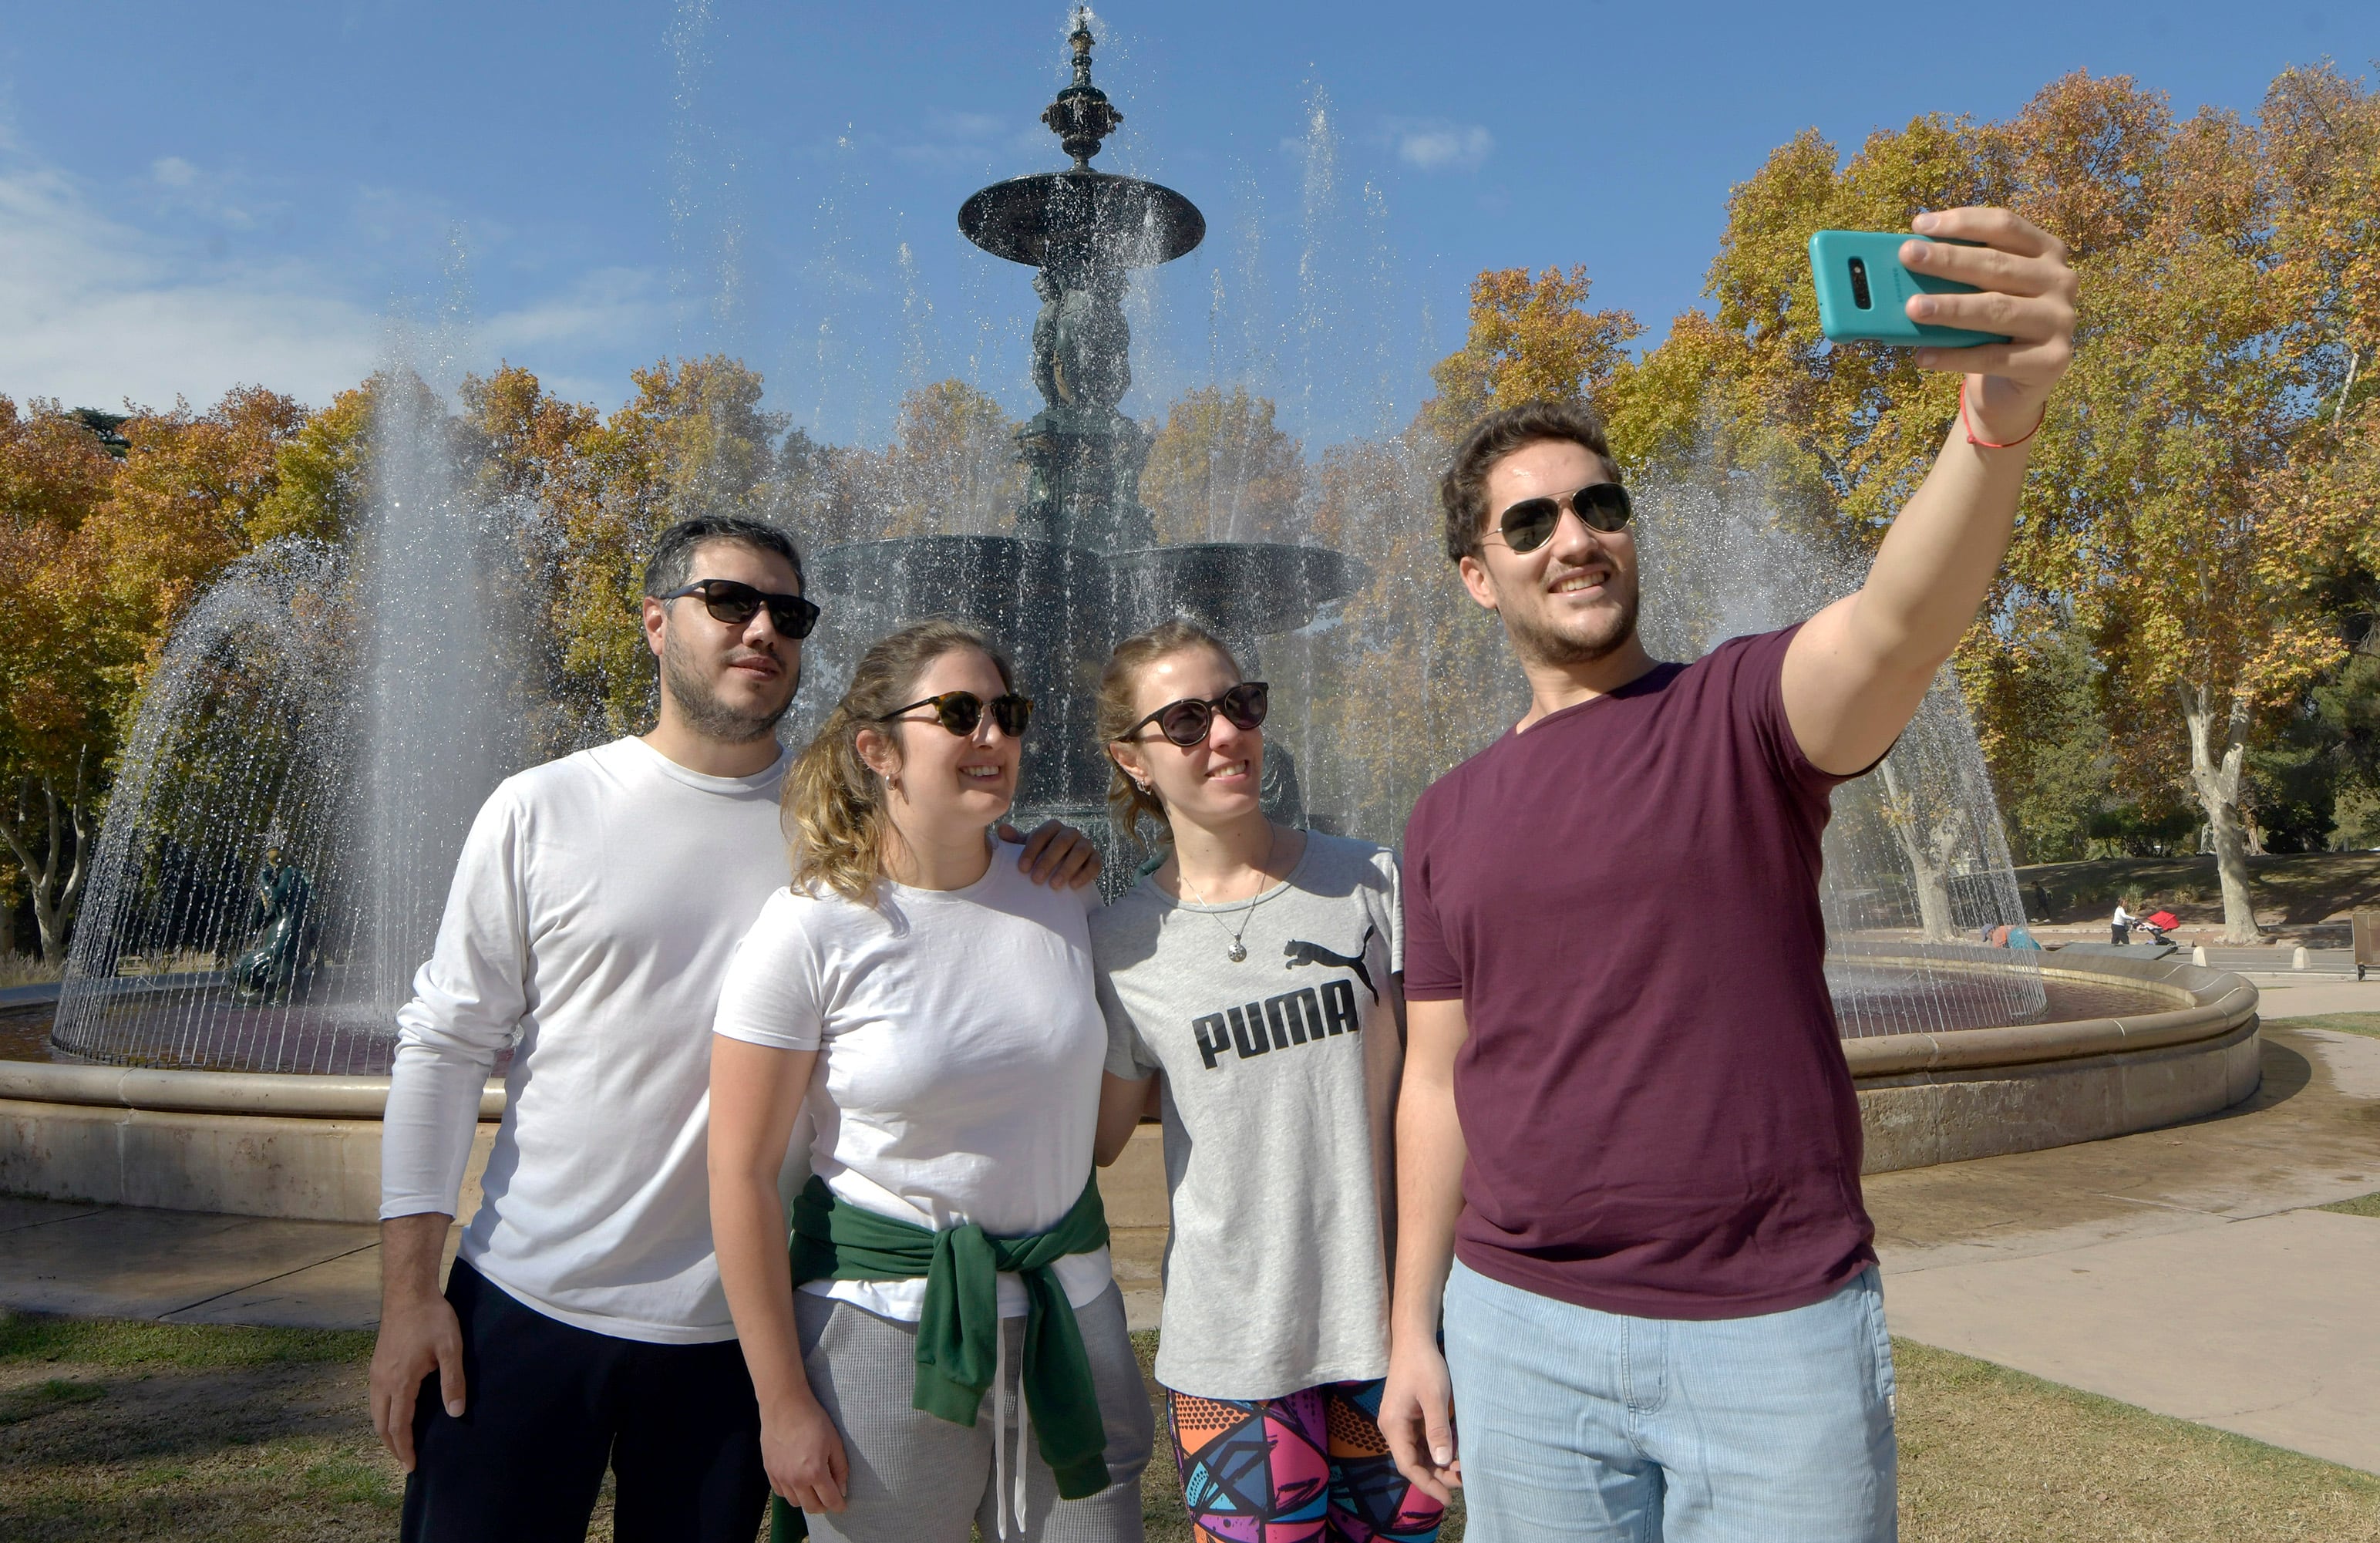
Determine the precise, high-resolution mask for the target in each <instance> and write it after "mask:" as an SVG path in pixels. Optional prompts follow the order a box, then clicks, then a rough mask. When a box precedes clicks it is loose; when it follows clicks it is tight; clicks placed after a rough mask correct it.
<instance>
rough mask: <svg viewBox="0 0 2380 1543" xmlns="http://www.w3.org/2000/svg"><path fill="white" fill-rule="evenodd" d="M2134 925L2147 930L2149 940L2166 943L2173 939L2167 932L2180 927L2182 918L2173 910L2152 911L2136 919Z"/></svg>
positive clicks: (2144, 930)
mask: <svg viewBox="0 0 2380 1543" xmlns="http://www.w3.org/2000/svg"><path fill="white" fill-rule="evenodd" d="M2132 925H2133V926H2134V927H2137V928H2139V929H2141V930H2142V931H2143V932H2146V933H2147V934H2148V935H2149V942H2153V943H2166V942H2172V941H2173V940H2172V939H2171V938H2168V937H2167V936H2166V934H2167V933H2168V932H2170V931H2172V930H2173V929H2175V928H2177V927H2180V925H2181V918H2180V917H2178V916H2175V915H2174V914H2173V913H2172V912H2171V911H2151V912H2150V913H2149V914H2148V915H2147V916H2144V917H2141V918H2140V919H2138V920H2137V921H2134V922H2133V923H2132Z"/></svg>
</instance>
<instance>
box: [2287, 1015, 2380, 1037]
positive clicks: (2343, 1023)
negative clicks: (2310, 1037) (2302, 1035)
mask: <svg viewBox="0 0 2380 1543" xmlns="http://www.w3.org/2000/svg"><path fill="white" fill-rule="evenodd" d="M2265 1025H2266V1027H2272V1028H2326V1029H2328V1030H2330V1031H2331V1032H2332V1033H2334V1034H2369V1035H2371V1036H2372V1037H2373V1038H2374V1039H2380V1013H2315V1014H2311V1015H2309V1016H2307V1017H2302V1018H2267V1019H2265Z"/></svg>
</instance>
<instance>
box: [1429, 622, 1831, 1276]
mask: <svg viewBox="0 0 2380 1543" xmlns="http://www.w3.org/2000/svg"><path fill="white" fill-rule="evenodd" d="M1793 630H1794V629H1791V628H1789V629H1787V630H1786V631H1783V632H1772V633H1767V634H1764V635H1762V636H1759V637H1755V638H1734V639H1731V640H1730V641H1728V642H1726V643H1722V644H1720V645H1719V647H1718V649H1716V650H1713V651H1712V652H1711V653H1710V654H1709V655H1707V656H1706V657H1705V658H1703V659H1701V660H1698V661H1697V662H1694V663H1692V664H1663V665H1659V666H1658V667H1657V668H1655V669H1654V670H1652V671H1651V672H1650V673H1648V674H1645V676H1643V677H1642V678H1641V679H1639V680H1636V681H1634V682H1633V683H1632V684H1630V685H1629V686H1624V687H1622V688H1621V689H1620V690H1618V691H1615V692H1612V693H1611V694H1610V695H1609V696H1604V697H1598V698H1596V699H1593V700H1591V701H1586V702H1581V703H1580V704H1578V705H1577V706H1575V707H1570V708H1565V709H1563V710H1562V711H1560V712H1554V713H1549V714H1548V715H1547V716H1546V717H1544V718H1542V719H1539V720H1538V721H1537V722H1536V723H1534V724H1532V725H1531V726H1530V727H1529V729H1528V731H1527V732H1526V733H1524V734H1512V733H1507V734H1506V735H1504V737H1502V738H1501V739H1499V740H1498V741H1497V742H1496V743H1495V744H1493V745H1491V746H1489V747H1488V748H1487V749H1485V750H1483V751H1481V752H1480V753H1479V754H1478V755H1476V756H1474V757H1472V758H1471V759H1469V760H1467V761H1464V762H1463V764H1462V765H1460V766H1458V767H1456V768H1455V769H1454V770H1453V771H1451V772H1448V773H1447V774H1446V775H1445V776H1444V777H1441V778H1439V781H1438V782H1437V783H1436V784H1433V785H1432V786H1431V787H1430V789H1429V791H1427V793H1425V794H1423V795H1422V796H1421V800H1420V802H1419V803H1417V804H1415V806H1414V812H1413V820H1412V821H1411V822H1410V823H1409V824H1408V825H1407V826H1406V828H1405V852H1404V905H1405V993H1406V995H1407V996H1409V997H1411V998H1413V999H1414V1000H1415V1001H1421V1002H1442V1001H1453V1000H1458V999H1459V1000H1460V1001H1461V1002H1463V1012H1464V1016H1465V1018H1466V1020H1467V1021H1468V1023H1469V1025H1470V1039H1468V1041H1466V1042H1465V1043H1464V1045H1463V1049H1462V1051H1461V1052H1460V1053H1459V1054H1458V1055H1457V1056H1456V1058H1455V1063H1454V1098H1455V1107H1456V1110H1457V1112H1459V1113H1460V1115H1461V1117H1462V1121H1463V1138H1464V1140H1465V1141H1466V1142H1467V1143H1468V1144H1469V1147H1470V1160H1469V1161H1468V1162H1467V1163H1466V1164H1465V1166H1464V1168H1463V1217H1462V1221H1460V1223H1459V1224H1458V1225H1457V1227H1456V1230H1455V1253H1456V1256H1457V1257H1460V1258H1461V1259H1462V1260H1463V1263H1464V1264H1466V1265H1468V1266H1470V1267H1471V1268H1472V1269H1473V1270H1477V1271H1479V1273H1481V1274H1482V1275H1486V1276H1489V1277H1491V1278H1493V1279H1495V1280H1498V1281H1501V1282H1505V1283H1506V1284H1508V1285H1512V1286H1518V1287H1519V1288H1521V1289H1522V1290H1524V1291H1530V1292H1535V1293H1536V1294H1539V1295H1542V1296H1549V1297H1554V1298H1557V1299H1559V1300H1560V1301H1564V1302H1572V1303H1576V1304H1578V1305H1580V1306H1587V1307H1595V1308H1599V1309H1601V1310H1603V1311H1606V1312H1614V1313H1628V1314H1632V1315H1634V1316H1637V1317H1641V1318H1743V1317H1748V1316H1750V1315H1752V1314H1755V1313H1770V1312H1781V1311H1783V1310H1785V1309H1787V1308H1791V1307H1798V1306H1805V1305H1806V1304H1809V1303H1812V1302H1815V1301H1817V1300H1819V1299H1820V1298H1822V1297H1825V1296H1827V1295H1828V1294H1830V1293H1832V1292H1833V1291H1834V1290H1835V1289H1836V1288H1837V1287H1839V1286H1840V1285H1841V1284H1842V1283H1843V1282H1846V1281H1848V1280H1850V1279H1851V1278H1852V1276H1854V1275H1856V1274H1858V1273H1859V1272H1860V1270H1863V1269H1864V1268H1866V1267H1867V1266H1868V1265H1869V1264H1871V1263H1873V1262H1874V1261H1875V1258H1876V1254H1875V1251H1874V1249H1873V1248H1872V1247H1871V1246H1870V1240H1871V1239H1872V1238H1873V1236H1874V1234H1875V1229H1874V1228H1873V1227H1872V1226H1871V1225H1870V1224H1869V1222H1868V1219H1867V1212H1866V1210H1865V1209H1864V1208H1863V1206H1862V1205H1861V1203H1860V1186H1859V1171H1860V1122H1859V1103H1858V1100H1857V1099H1856V1097H1855V1096H1854V1095H1853V1093H1852V1079H1851V1073H1850V1070H1849V1068H1848V1067H1847V1066H1846V1065H1845V1063H1844V1061H1843V1052H1842V1048H1841V1045H1840V1042H1839V1041H1838V1039H1837V1036H1836V1029H1835V1014H1834V1007H1833V1003H1832V1002H1830V1001H1829V999H1828V995H1827V980H1826V976H1825V973H1824V970H1823V967H1822V961H1823V955H1824V953H1825V950H1826V924H1825V923H1824V921H1823V920H1821V919H1820V917H1819V914H1818V868H1819V859H1818V840H1819V836H1820V834H1821V833H1822V832H1824V831H1825V829H1826V825H1827V817H1828V804H1827V798H1828V793H1829V792H1831V791H1832V790H1833V788H1834V787H1835V785H1836V784H1838V783H1840V782H1842V781H1844V780H1845V779H1843V778H1840V777H1836V776H1833V775H1830V774H1829V773H1828V772H1821V771H1820V770H1818V769H1817V768H1816V767H1815V766H1813V765H1811V764H1810V762H1809V760H1808V759H1806V758H1804V757H1803V754H1802V750H1801V747H1800V746H1799V745H1797V744H1796V743H1795V742H1794V739H1793V734H1792V731H1791V728H1789V727H1788V726H1787V724H1786V722H1785V704H1784V699H1783V694H1782V691H1781V689H1780V686H1779V681H1780V678H1781V673H1782V666H1783V663H1784V659H1785V646H1786V644H1787V643H1788V642H1789V641H1790V640H1791V638H1792V635H1793Z"/></svg>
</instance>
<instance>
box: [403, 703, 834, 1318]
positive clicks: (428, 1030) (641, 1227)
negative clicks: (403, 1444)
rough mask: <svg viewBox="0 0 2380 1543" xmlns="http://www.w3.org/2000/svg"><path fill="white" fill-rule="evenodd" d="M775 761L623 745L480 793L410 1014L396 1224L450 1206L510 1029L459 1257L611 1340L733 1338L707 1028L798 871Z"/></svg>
mask: <svg viewBox="0 0 2380 1543" xmlns="http://www.w3.org/2000/svg"><path fill="white" fill-rule="evenodd" d="M785 764H786V762H785V760H784V759H783V758H781V759H779V761H778V763H777V765H775V766H774V767H771V769H770V770H769V771H767V772H763V773H761V774H759V775H758V776H752V777H710V776H704V775H703V774H701V773H700V772H690V771H688V770H686V768H685V767H683V766H679V765H677V764H676V763H675V762H674V761H672V760H670V759H667V758H666V757H664V756H662V754H661V753H660V752H659V751H657V750H655V749H653V748H652V747H650V746H649V745H647V744H645V743H644V742H643V741H642V740H640V739H620V740H614V741H613V743H611V744H609V745H604V746H600V747H597V748H595V749H592V750H583V751H581V752H579V753H578V754H577V755H575V756H570V757H567V758H565V759H561V760H556V761H549V762H547V763H546V764H545V765H543V766H538V767H533V768H531V769H530V770H528V771H527V772H521V773H520V774H519V775H518V776H516V777H512V778H510V779H508V780H506V781H505V782H504V784H502V785H501V786H499V787H498V788H497V789H496V791H495V792H494V793H493V794H492V795H491V796H489V798H488V801H487V803H486V804H485V805H484V806H483V807H482V808H480V814H479V818H478V820H476V821H474V822H473V824H472V827H471V833H470V835H469V837H468V839H467V840H466V841H465V843H464V845H463V855H462V857H461V858H460V860H459V861H458V862H457V863H456V864H455V883H454V888H453V889H452V891H451V892H450V893H448V895H447V899H446V913H445V917H444V918H443V921H442V922H441V923H440V925H439V929H438V942H437V945H436V948H435V950H434V952H433V953H432V954H431V958H430V962H429V963H428V964H426V965H424V966H421V970H420V972H419V974H418V975H417V976H416V977H415V978H414V988H413V989H414V999H413V1001H412V1002H409V1003H407V1005H406V1007H405V1009H404V1010H403V1011H402V1012H401V1013H399V1014H397V1026H398V1030H399V1039H398V1045H397V1052H396V1063H395V1071H394V1075H393V1076H392V1077H391V1086H390V1087H389V1098H388V1116H387V1125H386V1128H385V1133H384V1135H383V1138H382V1148H381V1212H380V1213H381V1215H382V1216H383V1217H384V1218H385V1217H393V1216H410V1215H417V1214H419V1213H422V1212H426V1211H443V1212H445V1213H447V1214H449V1215H451V1214H453V1213H454V1211H455V1204H456V1200H457V1197H458V1196H459V1194H460V1191H461V1188H462V1183H463V1171H464V1167H465V1165H466V1163H467V1161H468V1159H469V1155H470V1147H471V1137H472V1134H473V1131H474V1128H475V1126H476V1124H477V1121H478V1118H479V1107H480V1089H481V1088H482V1087H485V1086H486V1085H487V1079H488V1075H489V1073H490V1071H491V1070H492V1067H493V1065H494V1063H495V1058H496V1056H497V1054H498V1053H499V1052H501V1051H503V1050H504V1047H505V1046H506V1045H508V1044H511V1043H512V1042H513V1035H514V1032H515V1030H516V1029H517V1030H518V1031H519V1035H520V1039H519V1043H518V1046H517V1048H516V1051H515V1052H514V1055H513V1061H512V1065H511V1068H510V1070H509V1071H508V1072H507V1073H506V1075H505V1078H504V1087H505V1091H506V1094H507V1095H508V1099H509V1101H508V1102H507V1104H506V1105H505V1108H504V1122H503V1124H501V1125H499V1126H498V1127H497V1131H496V1139H495V1146H494V1149H493V1150H492V1152H491V1153H490V1154H489V1158H488V1166H487V1170H486V1172H485V1174H484V1176H483V1177H482V1178H481V1180H480V1189H481V1192H482V1194H483V1196H484V1198H483V1199H482V1201H481V1203H480V1209H479V1213H478V1214H477V1215H476V1216H474V1217H473V1218H472V1219H471V1221H470V1224H469V1225H468V1227H467V1228H466V1229H465V1230H464V1233H463V1242H462V1248H461V1253H462V1257H464V1258H466V1259H468V1260H469V1261H470V1262H471V1265H472V1267H473V1268H474V1269H476V1270H479V1271H480V1273H481V1274H482V1275H485V1276H486V1277H487V1278H488V1279H489V1280H490V1281H492V1282H494V1283H495V1284H496V1285H498V1286H499V1287H501V1288H503V1290H504V1291H505V1292H506V1293H507V1294H510V1295H512V1296H514V1297H516V1298H517V1299H518V1300H519V1301H521V1302H522V1303H523V1304H525V1305H526V1306H529V1307H530V1308H532V1309H534V1310H536V1311H538V1312H540V1313H543V1314H545V1315H546V1316H547V1317H549V1318H558V1319H560V1320H561V1321H563V1322H565V1323H570V1324H576V1325H577V1326H578V1327H580V1328H582V1329H588V1330H593V1331H595V1332H597V1333H601V1334H610V1335H613V1336H615V1337H618V1338H622V1339H630V1340H642V1341H647V1342H650V1343H663V1344H694V1343H710V1342H714V1341H720V1340H729V1339H733V1338H735V1324H734V1321H733V1320H732V1319H731V1318H729V1317H728V1312H727V1299H726V1295H725V1294H724V1293H723V1292H722V1290H721V1289H720V1284H719V1266H718V1261H717V1258H716V1257H715V1256H714V1254H713V1252H712V1249H711V1243H710V1180H709V1175H708V1173H707V1172H706V1170H705V1152H704V1148H705V1145H706V1140H707V1136H708V1133H709V1129H710V1029H711V1020H712V1018H713V1017H714V1016H715V1014H716V1013H717V1011H718V1006H719V987H720V982H721V981H722V978H724V977H725V974H726V969H727V962H728V959H729V958H730V956H732V955H733V954H735V945H736V943H737V942H738V941H740V940H741V939H742V938H743V936H744V934H745V932H746V930H747V929H749V928H750V926H751V924H752V920H753V918H754V917H757V916H759V912H760V907H761V905H763V903H764V902H766V901H767V899H768V897H769V895H770V893H771V892H772V891H775V890H779V889H782V888H783V887H784V886H785V884H786V883H787V881H788V880H789V878H790V873H789V870H788V866H787V859H786V852H785V842H784V837H783V834H782V833H781V832H780V830H779V826H778V820H777V792H778V788H779V785H780V784H781V783H782V782H783V776H784V768H785Z"/></svg>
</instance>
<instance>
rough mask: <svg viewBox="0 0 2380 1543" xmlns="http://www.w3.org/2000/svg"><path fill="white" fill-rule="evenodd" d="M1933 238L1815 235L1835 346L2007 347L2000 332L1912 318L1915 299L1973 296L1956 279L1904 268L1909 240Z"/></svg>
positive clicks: (1817, 280) (1814, 264) (1821, 306)
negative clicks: (1904, 245)
mask: <svg viewBox="0 0 2380 1543" xmlns="http://www.w3.org/2000/svg"><path fill="white" fill-rule="evenodd" d="M1931 239H1932V237H1925V236H1896V235H1894V234H1893V233H1891V232H1890V231H1882V230H1822V231H1820V232H1818V233H1817V234H1816V235H1815V236H1813V237H1810V278H1811V281H1812V282H1813V283H1814V284H1815V285H1816V286H1817V288H1818V330H1819V331H1820V332H1822V333H1825V334H1827V337H1828V341H1829V342H1834V343H1881V344H1883V345H1885V346H1887V347H1889V348H1927V347H1931V348H1972V347H1973V346H1975V345H1976V344H1978V343H2006V342H2007V341H2008V339H2007V338H2005V337H2003V336H2001V335H2000V334H1998V333H1979V332H1970V331H1969V330H1967V329H1966V328H1964V327H1937V326H1931V325H1928V324H1926V323H1925V322H1913V321H1911V320H1910V319H1909V305H1908V301H1909V298H1910V297H1911V296H1913V295H1920V294H1924V295H1972V294H1973V293H1974V292H1975V286H1973V285H1972V284H1961V283H1959V282H1958V281H1957V280H1955V279H1942V278H1936V277H1934V276H1933V275H1931V274H1928V273H1911V272H1910V271H1909V270H1908V269H1906V268H1904V267H1902V266H1901V265H1900V244H1901V243H1902V242H1903V241H1926V240H1931Z"/></svg>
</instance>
